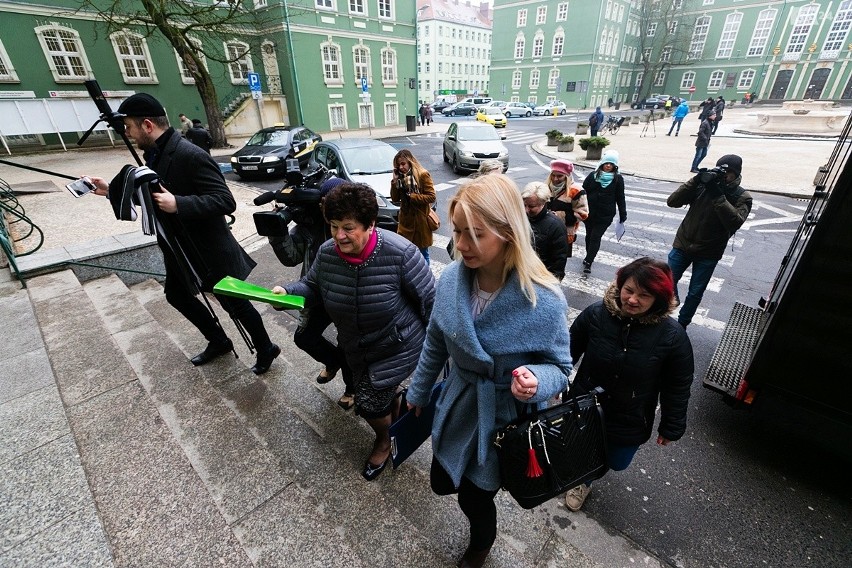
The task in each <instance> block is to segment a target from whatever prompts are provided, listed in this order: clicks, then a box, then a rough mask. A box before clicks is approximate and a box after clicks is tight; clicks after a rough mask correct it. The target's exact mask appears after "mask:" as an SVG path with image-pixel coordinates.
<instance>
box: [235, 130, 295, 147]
mask: <svg viewBox="0 0 852 568" xmlns="http://www.w3.org/2000/svg"><path fill="white" fill-rule="evenodd" d="M289 143H290V132H289V131H287V130H261V131H260V132H257V133H256V134H255V135H254V136H252V137H251V138H249V141H248V142H247V143H246V146H286V145H288V144H289Z"/></svg>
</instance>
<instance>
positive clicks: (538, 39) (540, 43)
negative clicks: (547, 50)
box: [532, 33, 544, 57]
mask: <svg viewBox="0 0 852 568" xmlns="http://www.w3.org/2000/svg"><path fill="white" fill-rule="evenodd" d="M543 53H544V34H542V33H537V34H535V38H534V39H533V54H532V56H533V57H541V55H542V54H543Z"/></svg>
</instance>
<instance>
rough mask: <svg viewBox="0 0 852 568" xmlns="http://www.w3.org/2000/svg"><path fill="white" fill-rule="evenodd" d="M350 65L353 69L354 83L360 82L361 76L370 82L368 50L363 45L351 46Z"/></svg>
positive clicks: (358, 83)
mask: <svg viewBox="0 0 852 568" xmlns="http://www.w3.org/2000/svg"><path fill="white" fill-rule="evenodd" d="M352 67H354V69H355V83H356V84H357V85H360V84H361V77H366V78H367V82H368V83H369V82H370V50H369V49H368V48H366V47H364V46H363V45H356V46H355V47H353V48H352Z"/></svg>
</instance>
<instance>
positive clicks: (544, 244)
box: [521, 181, 568, 281]
mask: <svg viewBox="0 0 852 568" xmlns="http://www.w3.org/2000/svg"><path fill="white" fill-rule="evenodd" d="M521 199H523V200H524V210H525V211H526V213H527V218H528V219H529V220H530V226H531V227H532V231H533V243H532V245H533V249H535V253H536V254H537V255H538V257H539V258H540V259H541V261H542V262H543V263H544V265H545V266H546V267H547V270H548V272H550V273H551V274H553V275H554V276H556V278H557V279H558V280H560V281H561V280H562V279H563V278H565V262H566V261H567V260H568V228H567V227H566V226H565V222H564V221H563V220H562V219H560V218H559V217H557V216H556V215H554V214H553V213H551V212H550V210H549V209H548V208H547V202H548V201H549V200H550V188H549V187H547V184H544V183H542V182H540V181H533V182H530V183H528V184H527V185H526V186H525V187H524V190H523V191H522V192H521Z"/></svg>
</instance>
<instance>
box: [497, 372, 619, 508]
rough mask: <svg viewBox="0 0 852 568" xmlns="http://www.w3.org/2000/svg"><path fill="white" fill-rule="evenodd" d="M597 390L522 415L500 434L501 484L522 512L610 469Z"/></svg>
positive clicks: (598, 390) (564, 395) (599, 391)
mask: <svg viewBox="0 0 852 568" xmlns="http://www.w3.org/2000/svg"><path fill="white" fill-rule="evenodd" d="M602 393H603V389H602V388H600V387H598V388H596V389H595V390H594V391H592V392H590V393H588V394H584V395H579V396H575V397H571V398H569V397H568V393H565V392H563V393H562V402H561V403H560V404H558V405H556V406H552V407H550V408H548V409H546V410H541V411H539V410H537V409H535V407H533V410H532V412H531V413H529V414H524V415H522V416H519V417H518V418H517V419H515V420H513V421H512V422H510V423H509V424H508V425H507V426H506V427H505V428H501V429H500V430H498V431H497V436H496V438H495V439H494V445H495V446H496V447H497V458H498V460H499V462H500V482H501V485H502V487H503V489H505V490H507V491H508V492H509V493H510V494H511V495H512V497H513V498H514V499H515V501H517V502H518V504H519V505H520V506H521V507H523V508H524V509H532V508H533V507H536V506H538V505H541V504H542V503H544V502H545V501H547V500H548V499H550V498H551V497H555V496H556V495H559V494H560V493H564V492H565V491H567V490H569V489H571V488H573V487H576V486H577V485H580V484H581V483H585V482H588V481H592V480H594V479H600V478H601V477H603V475H604V474H605V473H606V472H607V470H608V469H609V467H608V465H607V459H606V431H605V429H604V416H603V410H602V409H601V406H600V404H598V401H597V396H598V395H600V394H602Z"/></svg>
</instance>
